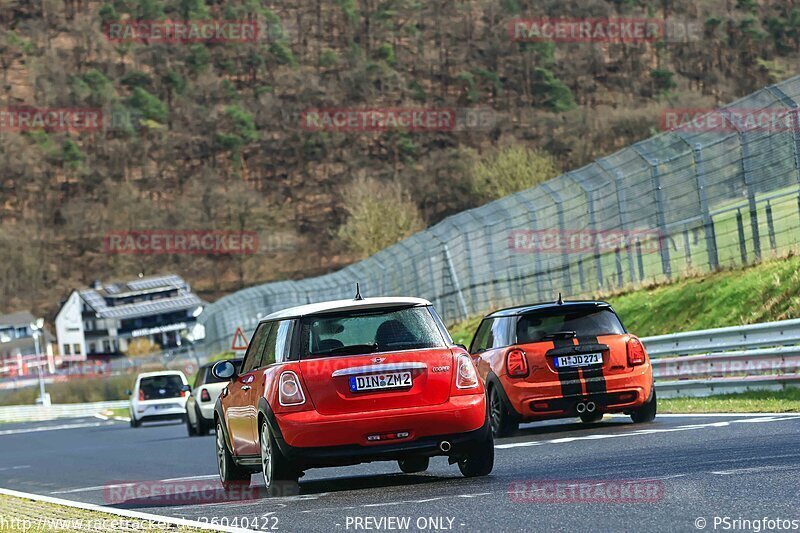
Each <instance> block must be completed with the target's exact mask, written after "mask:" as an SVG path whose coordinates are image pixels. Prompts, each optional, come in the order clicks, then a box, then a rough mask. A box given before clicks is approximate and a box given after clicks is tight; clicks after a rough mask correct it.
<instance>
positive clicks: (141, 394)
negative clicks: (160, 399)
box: [139, 389, 144, 402]
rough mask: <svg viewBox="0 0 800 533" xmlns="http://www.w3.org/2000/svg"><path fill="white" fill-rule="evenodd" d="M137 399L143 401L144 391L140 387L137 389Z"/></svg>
mask: <svg viewBox="0 0 800 533" xmlns="http://www.w3.org/2000/svg"><path fill="white" fill-rule="evenodd" d="M139 401H140V402H143V401H144V391H143V390H141V389H139Z"/></svg>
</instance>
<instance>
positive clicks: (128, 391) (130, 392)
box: [125, 389, 133, 396]
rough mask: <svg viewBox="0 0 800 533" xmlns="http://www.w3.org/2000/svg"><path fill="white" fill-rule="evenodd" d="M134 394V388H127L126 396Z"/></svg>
mask: <svg viewBox="0 0 800 533" xmlns="http://www.w3.org/2000/svg"><path fill="white" fill-rule="evenodd" d="M132 394H133V391H132V390H130V389H125V396H131V395H132Z"/></svg>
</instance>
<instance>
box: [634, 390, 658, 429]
mask: <svg viewBox="0 0 800 533" xmlns="http://www.w3.org/2000/svg"><path fill="white" fill-rule="evenodd" d="M657 411H658V400H656V389H655V388H653V392H652V393H651V394H650V399H649V400H647V401H646V402H645V403H644V405H642V406H641V407H640V408H638V409H636V410H635V411H633V412H632V413H631V420H633V423H634V424H643V423H645V422H652V421H653V420H655V419H656V412H657Z"/></svg>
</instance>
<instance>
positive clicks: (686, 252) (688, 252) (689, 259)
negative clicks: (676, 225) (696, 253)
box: [683, 229, 692, 268]
mask: <svg viewBox="0 0 800 533" xmlns="http://www.w3.org/2000/svg"><path fill="white" fill-rule="evenodd" d="M683 253H684V255H686V266H688V267H689V268H692V247H691V246H690V245H689V230H688V229H684V230H683Z"/></svg>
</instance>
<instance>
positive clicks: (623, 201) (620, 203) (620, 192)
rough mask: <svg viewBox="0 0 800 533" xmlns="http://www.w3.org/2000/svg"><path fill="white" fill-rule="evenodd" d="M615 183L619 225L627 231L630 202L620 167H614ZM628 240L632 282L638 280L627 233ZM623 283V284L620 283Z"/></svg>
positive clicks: (629, 268) (626, 247)
mask: <svg viewBox="0 0 800 533" xmlns="http://www.w3.org/2000/svg"><path fill="white" fill-rule="evenodd" d="M613 174H614V184H615V186H616V188H617V208H618V209H619V225H620V228H621V229H622V231H627V230H629V229H630V228H629V227H628V221H627V218H628V217H627V216H626V214H627V212H628V202H627V197H626V196H625V189H623V188H622V172H620V170H619V169H614V173H613ZM625 240H626V242H627V243H628V244H627V245H626V246H625V249H626V250H627V252H628V254H627V255H628V270H629V271H630V278H631V282H635V281H636V272H634V268H635V267H634V265H633V248H632V247H631V243H630V240H629V237H628V236H627V235H626V237H625ZM620 285H621V284H620Z"/></svg>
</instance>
